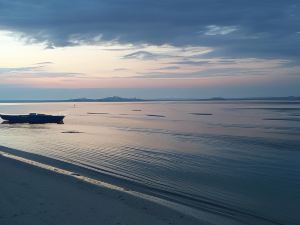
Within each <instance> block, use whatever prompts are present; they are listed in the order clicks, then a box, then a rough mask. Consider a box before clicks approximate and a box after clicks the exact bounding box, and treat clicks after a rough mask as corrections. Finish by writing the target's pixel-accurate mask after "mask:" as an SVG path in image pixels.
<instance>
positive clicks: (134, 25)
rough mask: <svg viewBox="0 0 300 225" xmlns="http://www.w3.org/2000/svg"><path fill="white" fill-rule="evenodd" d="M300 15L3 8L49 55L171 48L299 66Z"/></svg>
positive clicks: (181, 6)
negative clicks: (102, 47) (67, 50)
mask: <svg viewBox="0 0 300 225" xmlns="http://www.w3.org/2000/svg"><path fill="white" fill-rule="evenodd" d="M298 12H299V1H298V0H288V1H287V0H276V1H264V2H263V3H262V2H261V0H252V1H241V0H227V1H223V0H215V1H212V0H187V1H182V0H161V1H160V3H159V4H158V3H157V2H156V1H153V0H140V1H132V0H113V1H112V0H101V1H99V0H89V1H85V0H73V1H63V0H41V1H36V0H26V1H24V0H14V1H7V0H0V29H2V30H9V31H13V32H15V34H16V35H18V36H19V37H20V38H22V39H24V40H26V41H27V42H43V43H45V45H47V46H48V47H49V48H53V47H58V46H73V45H78V44H82V43H88V44H97V43H99V42H101V43H104V42H105V43H107V42H111V43H126V44H128V43H130V44H133V45H140V44H149V45H151V44H152V45H164V44H169V45H173V46H205V47H212V48H214V49H215V51H214V54H215V55H218V56H222V57H256V58H262V57H264V58H287V59H295V60H299V58H300V53H299V52H300V45H299V42H300V35H299V34H298V33H297V32H299V23H300V14H299V13H298ZM199 31H201V32H200V33H199ZM140 57H142V58H143V57H144V58H149V57H150V58H151V55H149V54H140Z"/></svg>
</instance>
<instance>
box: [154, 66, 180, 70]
mask: <svg viewBox="0 0 300 225" xmlns="http://www.w3.org/2000/svg"><path fill="white" fill-rule="evenodd" d="M178 69H180V67H179V66H166V67H161V68H159V70H178Z"/></svg>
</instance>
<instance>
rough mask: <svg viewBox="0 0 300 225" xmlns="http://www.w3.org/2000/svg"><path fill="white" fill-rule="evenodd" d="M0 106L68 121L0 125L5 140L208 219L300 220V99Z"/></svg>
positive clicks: (248, 221)
mask: <svg viewBox="0 0 300 225" xmlns="http://www.w3.org/2000/svg"><path fill="white" fill-rule="evenodd" d="M0 112H2V113H28V112H42V113H55V114H65V115H67V117H66V119H65V124H64V125H57V124H47V125H26V124H23V125H17V124H15V125H9V124H1V125H0V145H2V146H7V147H10V148H15V149H19V150H21V151H25V152H30V153H35V154H39V155H42V156H47V157H50V158H54V159H58V160H63V161H66V162H69V163H72V164H76V165H79V166H83V167H85V168H88V169H90V170H93V171H96V172H97V173H98V174H99V176H100V175H103V174H105V176H106V177H111V178H112V179H110V181H112V182H113V181H114V179H115V180H116V181H117V180H123V181H126V182H127V183H132V184H133V187H135V186H136V187H137V188H139V191H145V192H147V193H150V194H153V195H155V196H158V197H160V198H163V199H167V200H170V201H174V202H177V203H178V204H182V205H186V206H189V207H191V208H194V209H195V210H198V211H199V215H200V213H201V215H202V212H206V213H208V214H209V215H210V217H209V218H207V220H208V221H210V222H211V223H212V224H220V221H221V223H222V224H233V223H231V222H225V221H234V223H235V224H300V213H299V205H300V103H299V102H276V101H268V102H266V101H225V102H224V101H221V102H215V101H212V102H146V103H75V105H74V103H34V104H33V103H31V104H29V103H27V104H19V103H16V104H4V103H2V104H0ZM100 177H101V176H100ZM214 218H215V219H214ZM220 218H221V220H220ZM222 218H224V222H222Z"/></svg>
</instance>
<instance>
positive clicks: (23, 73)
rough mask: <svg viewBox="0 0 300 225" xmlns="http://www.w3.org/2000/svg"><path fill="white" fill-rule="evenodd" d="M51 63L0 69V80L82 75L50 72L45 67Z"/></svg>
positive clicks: (78, 75) (81, 74) (81, 75)
mask: <svg viewBox="0 0 300 225" xmlns="http://www.w3.org/2000/svg"><path fill="white" fill-rule="evenodd" d="M49 64H52V63H51V62H41V63H36V64H35V65H34V66H27V67H10V68H9V67H0V75H1V77H2V78H5V77H6V78H38V77H39V78H41V77H83V76H84V74H83V73H73V72H50V71H46V70H45V67H46V66H47V65H49Z"/></svg>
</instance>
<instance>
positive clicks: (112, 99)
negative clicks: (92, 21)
mask: <svg viewBox="0 0 300 225" xmlns="http://www.w3.org/2000/svg"><path fill="white" fill-rule="evenodd" d="M150 101H152V102H153V101H300V96H287V97H249V98H223V97H214V98H156V99H141V98H123V97H119V96H112V97H106V98H98V99H92V98H75V99H65V100H0V103H26V102H28V103H29V102H33V103H34V102H150Z"/></svg>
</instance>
